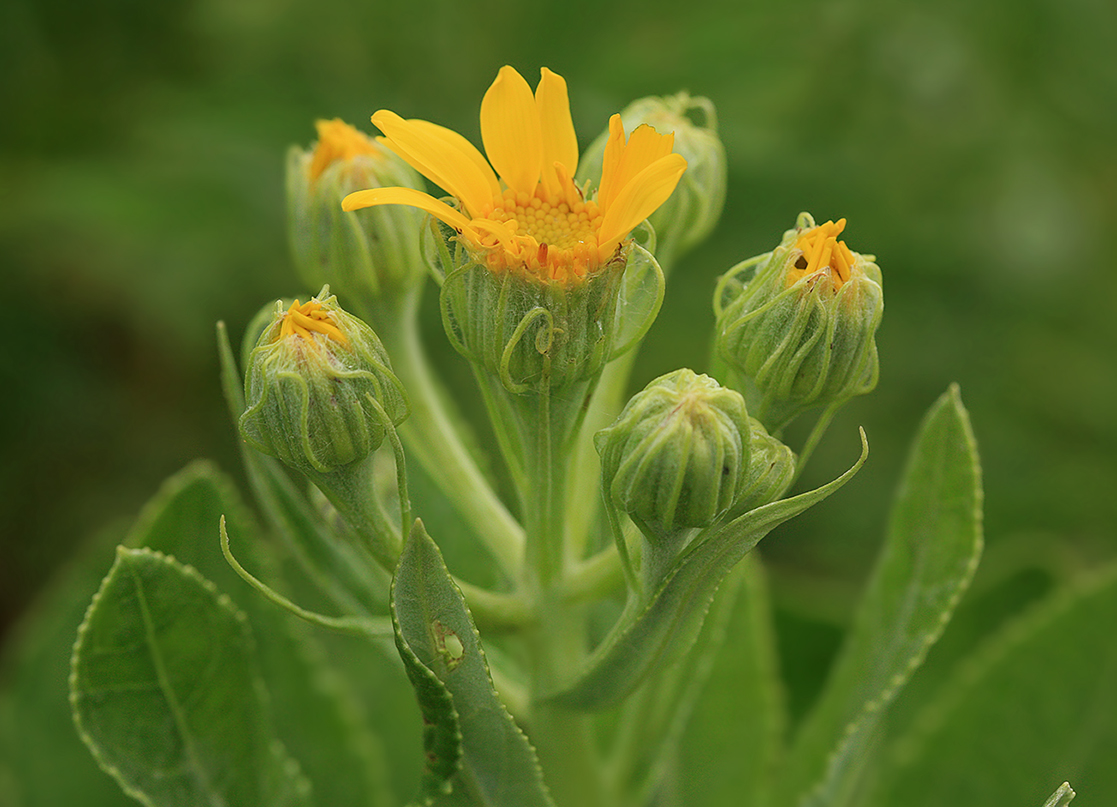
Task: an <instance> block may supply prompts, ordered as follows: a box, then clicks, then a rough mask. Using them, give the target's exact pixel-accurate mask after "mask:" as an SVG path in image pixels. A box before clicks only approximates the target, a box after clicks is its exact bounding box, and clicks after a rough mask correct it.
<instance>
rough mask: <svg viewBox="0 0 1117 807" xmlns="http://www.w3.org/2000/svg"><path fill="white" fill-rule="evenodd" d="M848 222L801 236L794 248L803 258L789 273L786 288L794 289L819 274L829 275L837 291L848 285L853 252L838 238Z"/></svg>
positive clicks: (815, 229)
mask: <svg viewBox="0 0 1117 807" xmlns="http://www.w3.org/2000/svg"><path fill="white" fill-rule="evenodd" d="M845 226H846V220H845V219H838V221H837V223H835V222H833V221H828V222H826V223H825V224H820V225H818V226H817V227H812V228H811V229H809V230H807V231H805V232H803V233H800V235H799V238H798V239H797V240H796V241H795V248H796V249H798V250H800V251H801V252H802V253H803V254H802V255H800V256H799V258H798V260H796V261H795V264H794V265H793V266H792V267H791V269H790V270H788V273H787V285H788V286H793V285H795V284H796V283H798V282H799V281H800V280H802V279H803V278H804V277H808V276H809V275H813V274H816V273H818V272H824V271H825V272H829V274H830V278H831V281H832V282H833V285H834V291H837V290H838V289H840V288H841V287H842V286H843V285H844V284H845V283H846V282H848V281H849V279H850V276H851V274H852V271H853V264H854V261H855V259H854V257H853V252H852V251H850V248H849V247H847V246H846V243H845V241H839V240H838V236H839V235H841V233H842V230H844V229H845Z"/></svg>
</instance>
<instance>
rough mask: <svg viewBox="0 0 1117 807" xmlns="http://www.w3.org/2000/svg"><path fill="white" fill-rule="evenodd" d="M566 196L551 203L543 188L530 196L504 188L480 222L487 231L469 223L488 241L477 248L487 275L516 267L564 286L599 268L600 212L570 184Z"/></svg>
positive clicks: (550, 197)
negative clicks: (489, 272) (556, 281)
mask: <svg viewBox="0 0 1117 807" xmlns="http://www.w3.org/2000/svg"><path fill="white" fill-rule="evenodd" d="M566 190H567V192H566V193H564V194H561V195H560V196H559V197H558V198H555V197H554V196H551V195H550V194H549V193H547V191H546V190H545V189H544V188H543V187H542V186H540V187H539V188H538V190H537V191H536V193H535V194H534V195H531V196H529V195H528V194H526V193H524V192H522V191H521V192H519V193H517V192H516V191H514V190H513V189H511V188H508V189H506V190H505V191H504V193H503V194H501V196H499V197H497V198H496V199H494V200H493V208H492V211H491V212H490V213H489V214H488V215H487V216H485V219H487V221H488V222H491V225H490V226H485V225H484V224H481V223H480V222H479V221H478V220H477V219H474V222H473V223H474V224H475V225H480V226H479V229H481V230H483V231H484V232H485V233H486V234H487V235H489V236H491V237H490V238H485V239H484V240H483V243H482V244H480V245H479V246H481V247H483V248H484V249H485V250H486V254H485V262H486V264H487V265H488V267H489V268H490V269H493V270H501V269H513V268H517V267H520V268H525V269H528V270H529V271H531V272H532V273H533V274H536V275H538V276H539V277H542V278H546V279H550V280H562V281H569V280H573V279H576V278H579V277H583V276H585V275H586V274H587V273H589V272H592V271H593V270H595V269H596V268H597V267H598V265H599V264H600V256H599V255H598V251H599V250H598V246H599V245H598V231H599V230H600V229H601V221H602V216H601V211H600V210H599V209H598V206H597V203H596V202H594V201H593V200H590V201H585V200H583V199H582V196H581V194H580V192H579V191H578V190H577V189H576V188H575V187H574V185H573V183H571V184H570V185H569V187H568V188H567V189H566Z"/></svg>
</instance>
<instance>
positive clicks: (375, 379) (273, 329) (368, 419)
mask: <svg viewBox="0 0 1117 807" xmlns="http://www.w3.org/2000/svg"><path fill="white" fill-rule="evenodd" d="M327 293H328V289H323V290H322V293H320V294H319V295H318V297H315V298H314V299H312V300H309V301H308V302H306V303H300V302H299V301H298V300H295V301H294V302H293V303H292V304H291V305H290V307H288V308H286V310H285V309H284V305H283V303H282V302H277V304H276V306H275V309H274V312H273V315H272V321H271V324H270V325H268V326H267V327H266V328H264V330H263V332H262V333H261V334H260V338H259V340H258V341H257V343H256V347H255V348H254V349H253V350H252V353H251V354H250V356H249V360H248V365H247V372H246V376H245V401H246V403H247V409H246V410H245V412H244V414H243V415H242V416H241V419H240V431H241V434H242V435H243V437H244V439H245V440H246V441H247V442H248V444H249V445H251V446H252V447H253V448H255V449H257V450H259V451H261V452H263V453H265V454H269V455H271V456H273V457H278V458H279V459H281V460H283V461H284V462H285V463H287V464H288V465H290V466H292V467H293V468H297V469H299V470H302V471H306V472H310V471H318V472H322V473H325V472H328V471H332V470H334V469H336V468H339V467H341V466H343V465H347V464H348V463H351V462H355V461H357V460H360V459H363V458H364V457H365V456H367V455H368V453H369V452H370V451H373V450H375V449H376V448H378V447H379V446H380V444H381V443H383V441H384V437H385V435H386V433H387V429H388V428H389V424H390V425H395V424H398V423H400V422H401V421H402V420H403V419H404V418H405V417H407V413H408V405H407V399H406V395H405V393H404V390H403V386H402V385H401V384H400V382H399V379H397V378H396V376H395V374H394V373H393V372H392V369H391V364H390V363H389V361H388V354H387V352H386V351H385V350H384V346H383V345H382V344H381V343H380V339H379V338H377V336H376V334H375V333H373V331H372V329H371V328H369V327H368V326H367V325H366V324H365V323H363V322H362V321H361V320H359V319H357V318H356V317H354V316H352V315H350V314H348V313H346V312H345V311H343V310H342V309H341V308H340V307H339V306H338V305H337V299H336V298H335V297H334V296H332V295H330V296H326V295H327Z"/></svg>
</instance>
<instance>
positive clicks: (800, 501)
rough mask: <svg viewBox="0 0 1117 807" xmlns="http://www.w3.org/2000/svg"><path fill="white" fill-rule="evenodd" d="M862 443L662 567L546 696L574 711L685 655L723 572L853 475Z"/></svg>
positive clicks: (604, 701) (618, 695)
mask: <svg viewBox="0 0 1117 807" xmlns="http://www.w3.org/2000/svg"><path fill="white" fill-rule="evenodd" d="M861 447H862V450H861V456H860V458H858V460H857V462H856V463H855V464H854V466H853V467H852V468H850V469H849V470H848V471H846V472H845V473H844V474H842V475H841V476H840V477H838V478H837V479H835V480H833V481H832V482H829V483H827V484H825V485H823V486H822V487H820V488H817V489H816V490H812V491H808V492H807V493H801V494H799V495H798V496H793V497H791V498H790V499H782V500H780V501H778V502H772V503H771V504H766V505H764V506H763V507H758V508H756V509H755V510H751V511H749V512H748V513H745V514H744V515H743V516H741V517H739V518H737V519H734V520H733V521H731V522H730V523H729V524H727V525H725V526H724V527H722V528H721V529H719V530H717V531H716V532H715V533H714V534H713V535H711V536H710V537H709V538H708V539H706V540H705V541H702V542H701V543H700V544H698V545H697V546H695V547H693V548H691V549H689V550H688V551H687V552H686V553H685V554H684V555H683V556H682V558H681V559H680V560H679V561H677V562H676V564H675V566H674V567H673V568H672V569H671V571H670V572H668V574H667V576H666V577H665V579H664V582H663V585H662V586H661V587H660V589H659V591H657V592H656V594H655V596H654V597H653V598H652V601H651V602H650V603H649V604H648V606H647V608H645V610H644V611H643V612H642V613H640V614H638V615H637V616H636V617H635V619H633V620H631V621H630V622H628V623H625V624H622V625H621V626H619V627H618V628H617V629H616V630H614V632H613V633H612V634H611V635H610V637H609V638H608V639H606V640H605V641H604V642H602V644H601V646H600V647H599V648H598V649H597V650H596V651H595V652H594V654H593V656H592V657H591V658H590V660H589V662H588V664H587V666H586V670H585V672H584V673H583V674H582V675H581V676H580V677H579V678H578V679H577V680H576V681H575V682H574V683H573V684H571V685H570V686H569V687H568V688H566V689H564V690H563V691H561V692H559V693H556V694H554V695H552V696H551V698H553V699H554V700H555V701H557V702H558V703H561V704H563V705H565V706H569V707H572V708H577V709H601V708H605V707H608V706H611V705H613V704H615V703H617V702H619V701H620V700H622V699H623V698H624V697H626V696H627V695H629V694H630V693H631V692H633V691H634V690H635V689H636V687H637V686H639V684H640V682H641V681H643V680H644V678H645V676H647V675H648V674H649V672H651V671H652V670H654V669H657V668H663V667H665V666H666V665H668V664H671V663H672V662H673V661H675V660H677V659H678V658H679V657H680V656H681V655H683V654H684V653H686V652H687V651H688V650H689V649H690V647H691V646H692V645H693V644H694V641H695V639H696V638H697V636H698V632H699V631H700V630H701V628H702V622H703V620H704V619H705V617H706V611H707V610H709V607H710V602H711V600H712V599H713V597H714V593H715V592H716V591H717V588H718V585H720V583H721V581H722V580H723V579H724V578H725V576H726V575H727V574H729V571H730V570H731V569H732V568H733V567H734V566H735V565H736V564H737V563H738V562H739V561H740V560H741V559H742V558H744V557H745V555H747V554H748V553H749V552H750V551H752V549H753V548H754V547H755V546H756V545H757V544H758V543H760V540H761V539H762V538H763V537H764V536H765V535H767V534H768V533H769V532H771V531H772V530H773V529H775V528H776V527H778V526H779V525H780V524H782V523H784V522H785V521H788V520H789V519H792V518H794V517H795V516H797V515H799V514H800V513H802V512H803V511H804V510H806V509H808V508H810V507H812V506H814V505H816V504H818V503H819V502H820V501H822V500H823V499H825V498H827V497H828V496H830V494H832V493H834V492H835V491H836V490H838V489H839V488H841V487H842V486H843V485H845V483H846V482H848V481H849V480H850V479H852V478H853V476H854V474H856V473H857V471H858V470H860V468H861V466H862V465H863V464H864V462H865V459H866V458H867V457H868V452H869V444H868V442H866V440H865V435H864V432H862V434H861Z"/></svg>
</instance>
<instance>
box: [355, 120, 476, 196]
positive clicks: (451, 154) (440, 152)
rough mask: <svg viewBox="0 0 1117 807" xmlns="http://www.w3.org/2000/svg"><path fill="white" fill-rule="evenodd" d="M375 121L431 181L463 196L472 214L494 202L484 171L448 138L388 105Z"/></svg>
mask: <svg viewBox="0 0 1117 807" xmlns="http://www.w3.org/2000/svg"><path fill="white" fill-rule="evenodd" d="M372 122H373V123H375V124H376V126H377V128H378V129H380V131H382V132H383V133H384V134H385V135H387V137H388V141H389V143H390V145H391V147H392V149H393V150H394V151H395V152H396V153H397V154H399V155H400V156H401V157H403V159H405V160H406V161H407V162H409V163H410V164H411V166H412V167H413V168H414V169H415V170H416V171H418V172H419V173H420V174H422V175H423V176H425V177H426V178H427V179H429V180H430V181H431V182H433V183H434V184H436V185H438V186H439V187H441V188H442V189H443V190H445V191H446V192H447V193H449V194H450V195H451V196H456V197H457V198H458V199H460V200H461V202H462V204H464V205H465V208H466V210H468V211H469V212H470V213H471V214H472V215H479V214H480V213H481V211H483V210H484V207H485V205H486V204H488V203H491V202H492V198H493V197H492V193H491V192H490V190H489V183H488V181H487V179H486V177H485V175H484V173H482V171H481V169H480V168H479V167H478V166H477V165H476V164H475V163H474V162H473V161H472V160H469V159H464V158H463V156H462V153H461V151H460V150H459V149H458V148H457V147H456V146H455V145H453V144H451V143H449V142H448V141H447V140H446V139H445V138H443V137H438V136H435V135H434V134H433V132H432V131H431V130H430V129H428V128H427V127H424V126H415V125H414V124H413V123H412V121H407V120H404V119H403V118H401V117H400V116H399V115H397V114H396V113H395V112H390V111H389V110H387V109H381V110H380V111H379V112H377V113H376V114H375V115H373V116H372Z"/></svg>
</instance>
